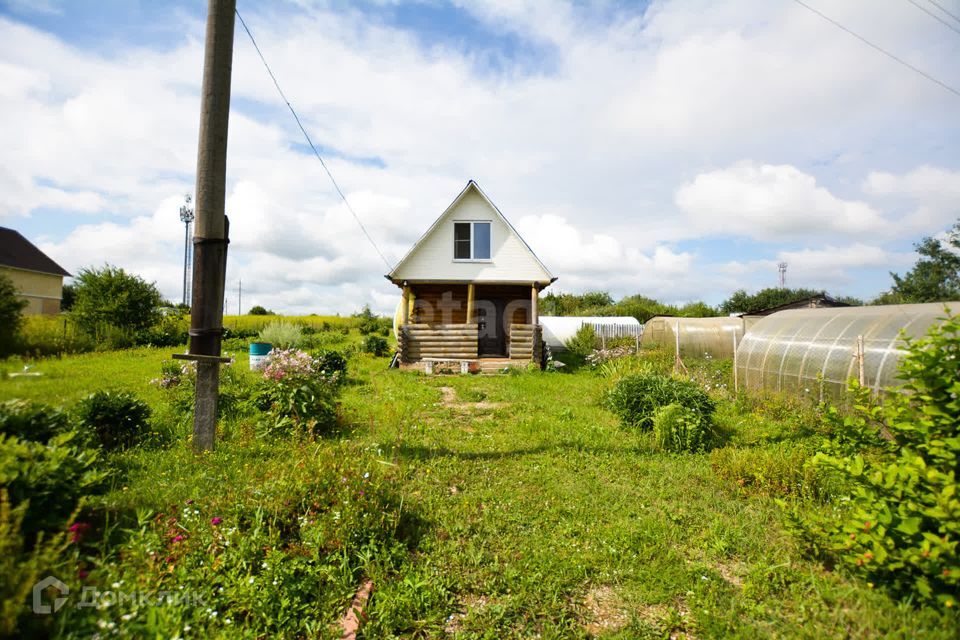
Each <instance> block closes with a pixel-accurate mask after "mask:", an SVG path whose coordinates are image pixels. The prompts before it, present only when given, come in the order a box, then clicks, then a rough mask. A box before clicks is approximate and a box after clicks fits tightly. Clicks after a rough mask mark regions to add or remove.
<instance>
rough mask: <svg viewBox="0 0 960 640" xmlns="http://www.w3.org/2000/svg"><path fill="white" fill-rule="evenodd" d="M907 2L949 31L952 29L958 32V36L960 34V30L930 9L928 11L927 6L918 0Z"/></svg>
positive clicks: (908, 0)
mask: <svg viewBox="0 0 960 640" xmlns="http://www.w3.org/2000/svg"><path fill="white" fill-rule="evenodd" d="M907 2H909V3H910V4H912V5H913V6H915V7H916V8H917V9H920V11H923V12H924V13H925V14H927V15H928V16H930V17H931V18H933V19H934V20H936V21H937V22H939V23H940V24H942V25H943V26H945V27H946V28H947V29H950V30H951V31H956V32H957V33H958V34H960V29H958V28H956V27H955V26H953V25H952V24H950V23H949V22H947V21H946V20H944V19H943V18H941V17H940V16H938V15H937V14H935V13H934V12H933V11H930V9H927V8H926V7H925V6H923V5H922V4H920V3H919V2H917V0H907Z"/></svg>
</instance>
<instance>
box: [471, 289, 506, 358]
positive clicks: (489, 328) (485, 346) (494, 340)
mask: <svg viewBox="0 0 960 640" xmlns="http://www.w3.org/2000/svg"><path fill="white" fill-rule="evenodd" d="M506 307H507V303H506V301H505V300H483V301H482V302H478V303H477V324H478V326H477V330H478V333H479V342H478V343H477V354H478V355H480V356H506V355H507V335H506V330H505V326H504V317H503V316H504V310H505V309H506Z"/></svg>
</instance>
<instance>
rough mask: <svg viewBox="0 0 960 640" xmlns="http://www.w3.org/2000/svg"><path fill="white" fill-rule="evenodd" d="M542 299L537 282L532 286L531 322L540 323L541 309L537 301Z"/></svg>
mask: <svg viewBox="0 0 960 640" xmlns="http://www.w3.org/2000/svg"><path fill="white" fill-rule="evenodd" d="M539 301H540V296H539V292H538V291H537V283H533V286H531V287H530V324H533V325H537V324H540V311H539V309H537V303H538V302H539Z"/></svg>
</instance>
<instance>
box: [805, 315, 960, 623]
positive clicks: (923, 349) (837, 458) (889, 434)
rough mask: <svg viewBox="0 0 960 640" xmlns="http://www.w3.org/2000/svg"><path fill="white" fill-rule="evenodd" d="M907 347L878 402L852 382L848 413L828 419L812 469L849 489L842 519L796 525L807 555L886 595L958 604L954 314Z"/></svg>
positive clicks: (958, 388)
mask: <svg viewBox="0 0 960 640" xmlns="http://www.w3.org/2000/svg"><path fill="white" fill-rule="evenodd" d="M905 340H906V350H907V353H906V355H905V356H904V357H903V358H902V359H901V360H900V367H899V376H900V379H901V380H905V381H906V382H905V383H904V384H903V385H902V386H901V387H900V388H899V389H897V392H896V393H891V394H889V395H888V396H887V397H886V398H885V399H884V402H883V404H881V405H876V404H874V403H871V402H870V393H869V390H867V389H859V388H857V386H856V385H853V387H852V388H851V392H852V393H853V395H854V398H855V400H856V402H855V406H854V409H853V412H852V413H851V414H849V415H846V416H845V415H843V414H842V413H840V412H838V411H836V410H833V411H829V412H828V413H827V414H826V417H825V420H826V421H827V422H828V423H829V426H830V431H831V432H832V433H833V436H832V438H831V440H830V441H829V443H828V444H827V445H826V446H825V447H824V448H823V450H822V451H821V452H820V453H819V454H818V455H817V458H816V460H815V462H816V464H817V466H818V467H822V468H825V469H828V470H830V471H832V472H834V473H837V474H839V475H840V477H841V478H842V479H843V481H844V482H845V484H846V486H847V488H848V491H847V496H846V499H845V500H844V501H843V508H842V510H841V515H840V516H839V517H838V516H837V515H834V516H833V517H831V518H829V519H828V518H822V519H821V518H816V517H812V516H808V517H805V516H803V515H802V514H801V515H800V516H798V517H797V518H796V525H797V527H798V529H799V530H800V531H801V533H802V534H803V537H804V538H805V539H806V540H807V541H808V542H809V543H810V544H811V546H812V548H813V550H814V551H817V552H819V553H821V554H822V555H824V556H826V557H827V558H828V559H830V560H831V561H832V562H834V563H837V564H840V565H842V566H844V567H847V568H848V569H849V570H851V571H852V572H854V573H856V574H859V575H861V576H863V577H864V578H866V579H867V580H869V581H870V582H872V583H874V584H879V585H883V586H884V587H886V588H887V589H889V590H890V591H892V592H893V593H894V594H896V595H898V596H903V597H906V598H910V599H913V600H915V601H920V602H937V603H938V604H939V605H940V606H942V607H944V608H949V609H953V608H956V606H957V594H958V591H960V486H958V484H960V478H958V470H960V466H958V464H960V463H958V461H960V316H957V315H954V316H951V317H949V318H947V319H945V320H944V322H943V323H942V324H941V325H939V326H934V327H932V328H931V329H930V331H929V333H928V334H927V336H925V337H924V338H921V339H917V340H911V339H905Z"/></svg>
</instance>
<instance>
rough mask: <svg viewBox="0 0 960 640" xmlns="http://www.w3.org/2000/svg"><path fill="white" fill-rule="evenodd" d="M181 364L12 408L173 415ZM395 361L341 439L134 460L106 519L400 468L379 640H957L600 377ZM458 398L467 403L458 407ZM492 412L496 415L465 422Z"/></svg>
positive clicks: (383, 571)
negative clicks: (800, 530) (405, 366)
mask: <svg viewBox="0 0 960 640" xmlns="http://www.w3.org/2000/svg"><path fill="white" fill-rule="evenodd" d="M269 319H270V318H269V317H267V318H265V320H267V321H268V320H269ZM228 324H229V323H228ZM169 351H170V350H150V349H139V350H131V351H125V352H118V353H107V354H89V355H83V356H75V357H65V358H64V359H63V360H44V361H41V362H39V363H37V365H36V366H35V370H38V371H41V372H43V373H44V376H43V377H41V378H39V379H3V380H0V399H7V398H12V397H26V398H31V399H36V400H42V401H47V402H51V403H54V404H72V403H73V402H74V401H75V400H76V399H78V398H80V397H82V396H83V395H85V394H86V393H89V392H90V391H92V390H94V389H96V388H102V387H106V386H117V387H125V388H130V389H132V390H134V391H136V392H137V393H139V394H141V396H142V397H144V398H145V399H147V400H148V401H150V402H151V403H154V402H158V401H159V391H158V390H156V389H154V388H153V387H152V386H150V384H149V380H150V379H151V378H152V377H155V376H156V375H157V372H158V370H159V364H160V362H161V361H162V360H163V359H165V358H168V357H169ZM239 355H240V358H241V360H240V361H239V362H238V363H237V366H239V367H246V366H247V365H246V361H245V359H244V358H245V356H244V354H239ZM386 363H387V360H386V359H385V358H379V359H374V358H372V357H370V356H367V355H360V356H356V357H354V358H352V360H351V363H350V365H351V381H350V382H349V383H348V384H347V385H346V388H345V393H344V396H343V399H342V418H343V422H344V429H343V431H342V432H341V433H339V434H337V435H335V436H333V437H330V438H328V439H324V440H320V441H318V442H317V443H316V444H315V445H311V446H308V447H286V448H280V449H277V448H269V447H268V448H267V449H264V448H263V446H262V445H261V444H259V443H257V442H256V441H251V440H250V438H249V437H245V436H244V435H243V433H244V432H243V429H235V430H231V431H229V432H228V436H229V439H228V440H226V441H225V442H223V443H222V444H221V447H220V449H221V450H220V452H219V453H217V454H215V456H216V457H215V458H214V460H216V461H219V462H220V464H221V465H231V464H236V465H238V466H237V467H236V468H222V469H218V467H217V465H210V464H208V463H206V462H205V463H203V464H202V465H198V464H192V463H191V460H192V457H191V455H190V454H189V453H187V452H186V451H185V448H184V446H183V444H182V443H181V444H176V445H174V446H173V447H171V448H170V449H166V450H144V451H138V452H134V453H129V454H125V456H123V457H121V458H119V459H118V464H121V465H122V466H124V468H126V469H127V470H128V473H127V475H126V476H125V482H126V483H125V484H124V486H122V487H121V486H118V487H117V488H116V489H115V491H114V492H112V493H111V494H109V495H108V496H106V497H105V498H104V504H106V505H111V508H112V509H115V510H117V511H127V512H130V511H133V510H135V509H136V508H138V507H141V508H142V507H149V508H151V509H159V508H162V507H163V505H164V504H167V503H171V502H176V501H177V500H182V499H183V498H184V497H186V496H189V497H195V498H197V499H198V500H203V499H204V495H201V494H211V493H214V492H226V493H228V494H229V493H238V494H244V495H247V494H249V492H251V491H254V492H255V491H257V487H258V486H259V483H261V482H264V477H265V476H264V472H262V471H261V472H255V471H254V470H256V469H257V468H258V467H259V468H261V469H268V468H269V469H272V468H280V467H282V466H284V465H289V466H296V465H297V464H300V463H302V462H303V461H304V460H310V459H313V457H314V456H317V455H320V454H321V453H323V454H325V455H332V456H333V457H334V458H335V459H340V458H341V457H343V456H347V457H351V456H352V457H356V458H357V459H359V460H364V461H366V462H364V464H370V465H374V468H379V467H382V468H383V469H384V470H388V471H389V474H390V475H389V478H390V482H391V484H392V490H393V491H395V492H396V493H397V494H398V496H399V499H400V500H401V501H402V509H403V511H404V513H405V514H407V515H408V516H409V517H410V518H412V519H413V520H414V521H415V522H417V523H418V524H417V533H416V535H413V536H410V537H408V538H407V540H408V543H409V544H410V548H409V550H408V552H407V553H406V557H404V558H403V559H402V560H401V561H399V562H398V563H394V564H392V565H387V564H382V563H381V564H378V563H377V562H373V561H371V562H367V563H365V564H364V565H363V571H364V573H366V574H367V575H370V576H371V577H373V579H374V582H375V591H374V596H373V598H372V600H371V602H370V604H369V606H368V608H367V614H368V616H369V619H368V621H367V622H366V624H365V626H364V627H363V630H362V633H363V634H364V637H368V638H374V637H376V638H380V637H445V636H456V637H462V638H510V637H534V636H535V637H542V638H571V637H572V638H578V637H590V636H602V637H618V638H637V637H651V638H654V637H670V636H674V637H676V636H680V635H682V634H687V635H688V636H690V637H700V638H705V637H717V638H720V637H743V638H753V637H758V636H786V637H811V638H814V637H816V638H821V637H888V636H889V637H904V638H906V637H931V638H934V637H937V638H938V637H943V638H949V637H955V636H956V634H957V626H956V620H955V619H954V618H949V617H941V616H940V615H939V614H938V613H936V612H934V611H931V610H916V609H913V608H911V607H910V606H909V605H906V604H902V603H898V602H895V601H892V600H891V599H890V598H888V597H887V596H886V595H885V594H884V593H883V592H882V591H881V590H879V589H873V588H870V587H869V586H868V585H866V584H864V583H861V582H858V581H856V580H852V579H849V578H847V577H845V576H844V575H842V574H840V573H836V572H831V571H827V570H826V569H825V568H824V567H823V566H821V565H820V564H819V563H817V562H815V561H813V560H810V559H808V558H806V557H804V555H803V554H802V553H801V552H800V550H799V549H798V547H797V544H796V543H795V541H794V539H793V538H792V537H791V536H790V535H789V534H788V533H787V531H786V530H785V528H784V527H785V518H784V514H783V512H782V510H781V508H780V507H779V506H777V504H776V502H775V501H774V499H773V498H772V497H768V496H765V495H762V494H760V493H746V492H743V491H739V490H738V487H736V486H731V484H730V483H729V481H725V480H722V479H721V478H719V477H718V476H716V475H715V474H714V473H713V471H712V470H711V465H710V456H709V454H703V455H670V454H660V453H656V452H655V451H654V449H653V446H652V443H651V441H650V438H649V435H647V434H642V433H638V432H637V431H635V430H631V429H626V428H623V427H621V426H620V425H619V424H618V422H617V421H616V419H615V417H614V416H613V415H612V414H611V413H609V412H608V411H606V410H605V409H603V408H601V407H600V406H599V404H598V399H599V398H600V396H601V395H602V392H603V391H604V390H605V389H606V388H608V387H609V386H610V385H611V384H612V381H611V379H609V378H604V377H601V376H599V375H597V374H595V373H593V372H590V371H586V370H584V371H579V372H575V373H556V374H538V373H533V374H520V375H500V376H490V377H476V376H448V377H425V376H422V375H419V374H415V373H410V372H399V371H396V370H388V369H387V368H386ZM688 365H689V363H688ZM6 366H7V367H8V368H9V369H13V368H15V367H16V366H19V365H11V364H7V365H6ZM440 387H452V388H453V389H454V390H455V391H456V394H457V402H456V403H455V404H454V405H447V404H444V402H443V393H442V391H441V389H440ZM726 393H727V392H724V394H726ZM726 397H728V396H727V395H720V396H718V398H720V401H719V409H718V416H717V419H718V422H720V423H721V426H722V427H723V428H724V429H725V430H727V431H728V432H729V438H730V444H731V446H738V447H744V448H749V447H761V446H766V445H767V444H769V443H771V442H784V441H789V440H791V439H794V438H803V437H806V436H807V434H808V422H809V421H810V420H812V418H811V414H810V412H809V411H808V412H806V413H805V412H804V410H802V409H799V408H794V409H791V410H776V407H775V406H774V403H768V404H767V405H764V404H763V403H758V404H753V405H751V404H749V403H743V402H741V403H734V402H733V401H731V400H729V399H724V398H726ZM476 402H482V403H484V404H483V405H481V407H479V408H477V407H471V406H469V404H464V403H476ZM298 460H300V461H301V462H300V463H298ZM243 464H246V465H250V466H249V467H244V466H242V465H243ZM194 494H196V495H194ZM265 500H266V499H265ZM809 508H811V509H815V508H819V507H818V505H817V504H816V503H810V504H809ZM338 584H341V583H339V582H338ZM348 600H349V593H337V594H336V597H332V598H324V599H323V601H324V602H327V603H328V604H327V607H328V608H329V607H330V606H333V608H334V610H332V611H331V610H324V611H318V612H317V619H318V620H321V621H324V623H325V624H326V623H328V622H330V621H331V620H335V619H336V618H337V617H338V615H339V613H340V612H341V611H342V609H343V608H344V607H345V606H346V604H347V602H348ZM330 602H333V603H335V604H334V605H330V604H329V603H330Z"/></svg>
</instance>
